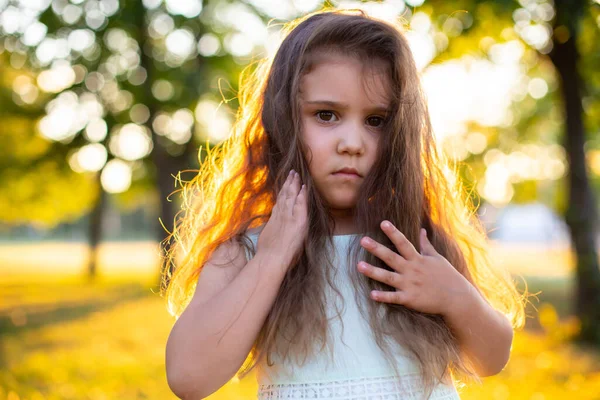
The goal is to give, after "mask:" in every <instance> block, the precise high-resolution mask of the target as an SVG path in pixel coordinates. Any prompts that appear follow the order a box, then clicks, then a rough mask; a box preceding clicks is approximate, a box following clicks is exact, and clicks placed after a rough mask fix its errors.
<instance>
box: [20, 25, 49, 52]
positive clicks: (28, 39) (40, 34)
mask: <svg viewBox="0 0 600 400" xmlns="http://www.w3.org/2000/svg"><path fill="white" fill-rule="evenodd" d="M47 32H48V27H47V26H46V25H44V24H42V23H41V22H40V21H35V22H34V23H33V24H31V25H29V27H28V28H27V29H26V30H25V33H24V34H23V37H21V41H22V42H23V44H25V45H26V46H35V45H37V44H38V43H40V42H41V41H42V40H43V39H44V38H45V37H46V33H47Z"/></svg>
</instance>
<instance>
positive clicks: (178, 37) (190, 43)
mask: <svg viewBox="0 0 600 400" xmlns="http://www.w3.org/2000/svg"><path fill="white" fill-rule="evenodd" d="M165 46H166V47H167V50H168V51H169V52H170V53H171V54H173V55H175V56H178V57H181V58H188V57H190V56H191V55H192V54H193V53H194V51H195V49H196V42H195V40H194V35H193V34H192V33H191V32H190V31H189V30H187V29H176V30H174V31H173V32H171V33H169V35H168V36H167V39H166V40H165Z"/></svg>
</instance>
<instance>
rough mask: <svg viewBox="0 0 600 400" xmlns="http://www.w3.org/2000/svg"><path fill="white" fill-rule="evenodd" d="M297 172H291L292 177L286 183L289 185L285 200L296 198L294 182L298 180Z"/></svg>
mask: <svg viewBox="0 0 600 400" xmlns="http://www.w3.org/2000/svg"><path fill="white" fill-rule="evenodd" d="M296 175H297V174H296V171H294V170H291V171H290V175H289V177H288V179H287V181H286V183H287V185H286V191H285V198H286V199H289V198H290V197H294V194H295V193H294V181H295V180H296Z"/></svg>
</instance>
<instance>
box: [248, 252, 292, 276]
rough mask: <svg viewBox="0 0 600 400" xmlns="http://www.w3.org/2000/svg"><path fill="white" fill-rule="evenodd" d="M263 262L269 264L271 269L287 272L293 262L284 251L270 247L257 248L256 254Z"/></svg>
mask: <svg viewBox="0 0 600 400" xmlns="http://www.w3.org/2000/svg"><path fill="white" fill-rule="evenodd" d="M254 258H257V259H258V260H259V262H260V263H261V264H264V265H268V266H269V268H270V269H275V270H279V271H283V272H286V271H287V270H288V268H289V266H290V263H291V262H292V258H291V257H290V256H289V255H287V254H285V253H284V252H279V251H272V250H270V249H263V250H261V249H257V250H256V255H255V256H254Z"/></svg>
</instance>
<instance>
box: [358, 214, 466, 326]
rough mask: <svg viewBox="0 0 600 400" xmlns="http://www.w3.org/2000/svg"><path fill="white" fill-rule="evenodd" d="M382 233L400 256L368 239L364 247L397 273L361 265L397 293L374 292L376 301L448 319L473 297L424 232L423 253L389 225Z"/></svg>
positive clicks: (422, 232) (456, 272)
mask: <svg viewBox="0 0 600 400" xmlns="http://www.w3.org/2000/svg"><path fill="white" fill-rule="evenodd" d="M381 229H382V230H383V231H384V232H385V234H386V235H387V236H388V237H389V238H390V240H391V241H392V243H393V244H394V245H395V246H396V249H397V250H398V252H399V253H400V254H398V253H396V252H394V251H392V250H390V249H388V248H387V247H386V246H384V245H382V244H380V243H377V242H375V241H374V240H372V239H370V238H368V237H366V236H365V237H363V238H362V239H361V245H362V246H363V247H364V248H365V249H366V250H367V251H368V252H370V253H371V254H373V255H374V256H376V257H377V258H379V259H381V260H382V261H383V262H385V263H386V264H387V265H388V266H389V267H390V268H392V269H393V270H394V271H388V270H385V269H383V268H378V267H375V266H373V265H370V264H368V263H366V262H364V261H360V262H359V263H358V270H359V271H360V272H361V273H363V274H364V275H366V276H368V277H370V278H372V279H375V280H377V281H380V282H383V283H385V284H387V285H389V286H392V287H393V288H395V290H394V291H377V290H374V291H372V292H371V297H372V298H373V299H374V300H377V301H381V302H385V303H396V304H402V305H404V306H406V307H409V308H412V309H414V310H417V311H420V312H424V313H429V314H440V315H448V312H449V311H450V310H451V309H452V308H453V306H454V305H456V304H459V303H458V302H461V298H462V299H463V300H464V296H471V295H473V292H472V290H473V289H474V288H473V286H472V285H471V283H470V282H469V281H468V280H467V279H466V278H465V277H464V276H462V275H461V274H460V272H458V271H457V270H456V269H455V268H454V267H453V266H452V265H451V264H450V263H449V262H448V260H446V259H445V258H444V257H443V256H442V255H440V254H439V253H438V252H437V251H436V250H435V248H434V247H433V246H432V244H431V243H430V242H429V239H427V232H425V229H421V236H420V242H421V253H419V252H417V250H416V249H415V248H414V246H413V245H412V243H411V242H410V241H409V240H408V239H407V238H406V237H405V236H404V235H403V234H402V232H400V231H399V230H398V229H396V227H394V226H393V225H392V224H391V223H390V222H388V221H383V222H382V223H381Z"/></svg>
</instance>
